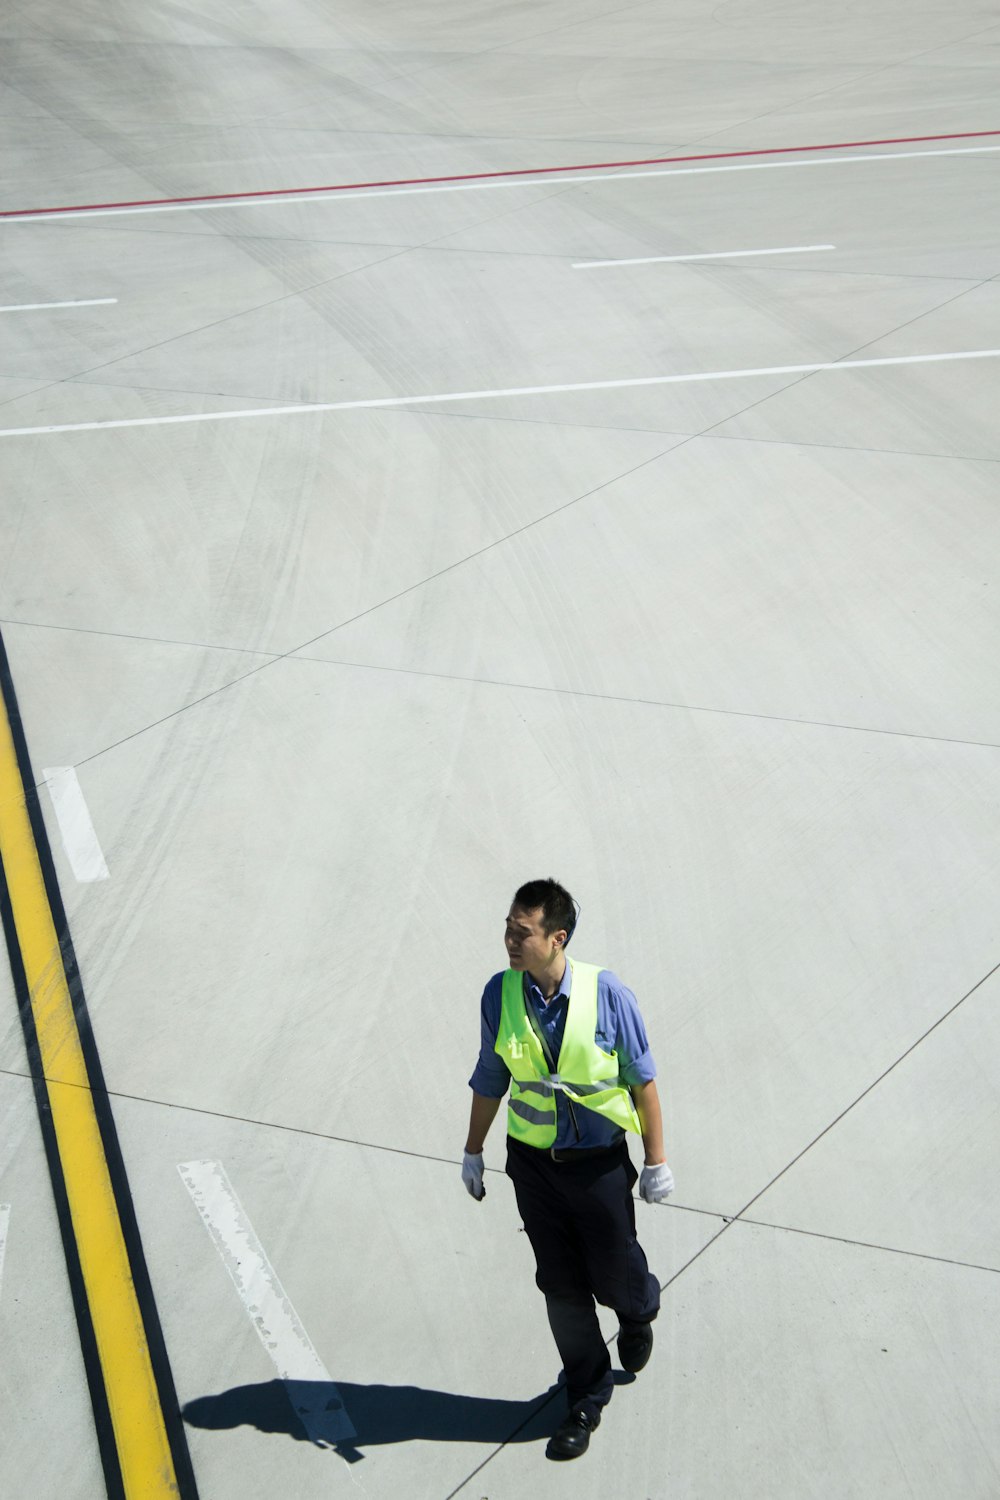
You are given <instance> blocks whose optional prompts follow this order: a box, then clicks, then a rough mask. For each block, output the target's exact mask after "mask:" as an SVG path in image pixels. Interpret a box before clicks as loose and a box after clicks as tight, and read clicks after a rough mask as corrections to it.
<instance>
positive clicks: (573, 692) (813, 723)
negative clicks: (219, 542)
mask: <svg viewBox="0 0 1000 1500" xmlns="http://www.w3.org/2000/svg"><path fill="white" fill-rule="evenodd" d="M387 602H391V601H387ZM350 623H352V622H351V621H345V624H350ZM341 628H342V627H341V626H339V625H337V626H334V629H333V630H332V631H330V632H328V633H329V634H330V635H333V634H334V633H335V632H336V631H337V630H339V629H341ZM304 649H305V648H303V650H304ZM289 660H291V661H308V662H313V663H314V664H316V665H320V666H324V665H325V666H330V667H348V668H351V669H352V670H355V671H360V672H397V673H399V674H400V675H401V676H404V677H430V678H434V679H436V680H441V681H444V682H467V683H469V684H470V685H472V686H474V687H496V688H509V689H511V690H513V691H515V692H528V693H555V694H559V695H562V696H565V697H568V698H589V699H594V700H596V701H597V702H600V703H604V702H608V703H624V704H631V705H633V706H635V707H637V708H662V709H667V710H668V711H677V712H680V713H690V714H720V715H722V716H724V717H726V718H735V719H755V720H759V721H760V722H762V723H767V724H793V725H798V726H801V727H802V728H805V729H838V730H842V731H843V732H844V733H846V734H881V735H889V736H891V737H892V738H896V739H906V740H917V741H923V740H926V741H927V742H928V743H930V744H935V745H967V746H969V748H970V749H976V750H1000V744H997V743H994V741H992V740H966V739H958V738H955V737H954V736H949V735H941V734H918V733H917V732H916V731H914V730H908V729H880V728H879V727H878V726H877V725H869V724H836V723H833V722H828V721H825V720H822V719H793V718H789V717H787V716H786V715H783V714H764V713H755V712H753V711H752V710H750V709H739V708H712V707H709V706H708V705H706V704H701V703H672V702H669V701H667V700H663V699H658V698H631V697H626V696H624V695H619V694H616V693H594V692H589V691H588V690H586V689H584V688H567V687H553V686H551V685H549V684H546V683H535V682H506V681H503V680H501V679H498V678H491V677H463V676H461V675H460V674H458V673H454V672H428V671H423V670H421V669H419V668H416V667H387V666H382V665H380V664H378V663H375V662H357V661H343V660H341V659H339V658H334V657H328V656H305V655H302V654H301V653H296V654H295V655H294V656H291V657H290V658H289Z"/></svg>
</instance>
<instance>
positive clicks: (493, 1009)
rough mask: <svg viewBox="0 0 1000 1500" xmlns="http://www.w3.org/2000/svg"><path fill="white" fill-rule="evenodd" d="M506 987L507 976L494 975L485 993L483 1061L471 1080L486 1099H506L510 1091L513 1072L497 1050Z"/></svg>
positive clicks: (470, 1082)
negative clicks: (504, 983) (503, 995)
mask: <svg viewBox="0 0 1000 1500" xmlns="http://www.w3.org/2000/svg"><path fill="white" fill-rule="evenodd" d="M502 986H503V975H502V974H494V976H493V978H492V979H491V980H490V982H489V984H488V985H487V986H486V988H485V989H484V990H483V1001H482V1006H481V1011H480V1044H479V1061H478V1062H477V1063H476V1066H475V1069H474V1071H473V1074H472V1077H471V1078H470V1079H469V1087H470V1089H472V1090H473V1092H474V1093H476V1094H482V1095H483V1097H484V1098H486V1099H502V1098H503V1096H504V1094H506V1092H507V1090H508V1088H509V1087H510V1069H509V1068H508V1067H507V1064H506V1063H505V1062H504V1060H503V1058H502V1057H501V1056H500V1054H499V1053H498V1052H496V1051H495V1050H494V1048H495V1044H496V1039H497V1032H498V1031H499V1030H500V1002H501V997H502V994H503V989H502Z"/></svg>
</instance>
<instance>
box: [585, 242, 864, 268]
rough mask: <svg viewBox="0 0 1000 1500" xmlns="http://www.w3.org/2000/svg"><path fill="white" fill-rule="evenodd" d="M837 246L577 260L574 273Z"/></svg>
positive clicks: (784, 252) (801, 253)
mask: <svg viewBox="0 0 1000 1500" xmlns="http://www.w3.org/2000/svg"><path fill="white" fill-rule="evenodd" d="M836 248H837V247H836V245H783V246H782V247H781V249H779V250H713V251H712V253H711V255H641V256H639V257H638V258H637V259H635V260H575V261H574V262H573V270H574V271H589V270H590V269H591V268H592V267H594V266H653V265H662V264H664V263H665V262H668V261H669V262H673V261H678V260H739V259H740V258H741V256H745V255H808V254H809V253H810V252H811V251H813V250H836Z"/></svg>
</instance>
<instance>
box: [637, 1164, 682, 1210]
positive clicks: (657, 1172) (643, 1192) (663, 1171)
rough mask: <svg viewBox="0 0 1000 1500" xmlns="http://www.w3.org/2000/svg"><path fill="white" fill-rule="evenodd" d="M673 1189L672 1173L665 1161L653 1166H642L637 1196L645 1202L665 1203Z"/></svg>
mask: <svg viewBox="0 0 1000 1500" xmlns="http://www.w3.org/2000/svg"><path fill="white" fill-rule="evenodd" d="M673 1190H674V1174H673V1172H671V1170H670V1168H669V1167H668V1166H667V1164H666V1162H665V1161H661V1162H659V1163H658V1164H657V1165H656V1166H655V1167H643V1169H642V1176H641V1177H640V1178H639V1197H640V1198H644V1199H645V1201H646V1202H647V1203H666V1201H667V1199H668V1198H669V1197H670V1194H671V1193H672V1192H673Z"/></svg>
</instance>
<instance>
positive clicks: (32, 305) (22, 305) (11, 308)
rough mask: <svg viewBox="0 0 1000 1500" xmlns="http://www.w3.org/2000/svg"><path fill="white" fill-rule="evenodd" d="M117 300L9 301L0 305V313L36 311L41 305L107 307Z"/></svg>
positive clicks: (114, 298) (103, 298)
mask: <svg viewBox="0 0 1000 1500" xmlns="http://www.w3.org/2000/svg"><path fill="white" fill-rule="evenodd" d="M117 301H118V298H117V297H88V298H87V299H86V300H85V301H83V302H11V303H9V304H8V305H7V306H6V307H0V313H5V312H38V311H39V310H40V309H41V308H43V307H109V306H110V305H111V303H112V302H117Z"/></svg>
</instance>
